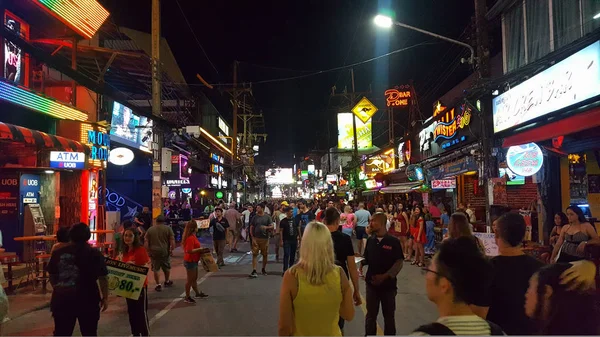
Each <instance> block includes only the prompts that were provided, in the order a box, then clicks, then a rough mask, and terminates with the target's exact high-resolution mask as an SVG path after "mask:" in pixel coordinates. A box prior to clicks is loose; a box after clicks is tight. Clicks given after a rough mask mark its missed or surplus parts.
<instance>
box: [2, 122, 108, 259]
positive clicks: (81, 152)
mask: <svg viewBox="0 0 600 337" xmlns="http://www.w3.org/2000/svg"><path fill="white" fill-rule="evenodd" d="M102 148H104V149H106V147H104V146H103V147H102ZM97 150H98V149H96V151H97ZM0 151H1V152H2V154H3V155H2V156H1V157H2V159H1V161H0V168H1V169H0V176H1V184H0V188H1V191H0V229H1V230H2V235H3V245H4V248H5V249H6V251H11V252H17V253H19V254H21V252H22V246H21V244H20V243H17V242H15V241H14V240H13V238H14V237H18V236H28V235H40V234H52V233H54V232H55V230H56V229H57V228H58V227H59V226H69V225H72V224H74V223H77V222H84V223H90V225H92V224H96V223H97V222H98V220H99V219H98V214H97V213H96V211H97V209H98V194H97V186H98V177H99V172H101V171H100V170H101V168H100V167H95V166H94V165H93V164H92V162H91V156H92V154H93V153H94V152H93V147H92V148H90V147H88V146H86V144H82V143H80V142H77V141H74V140H70V139H67V138H65V137H61V136H54V135H49V134H47V133H43V132H40V131H35V130H31V129H27V128H24V127H20V126H16V125H11V124H5V123H0ZM96 153H98V152H96ZM92 204H93V205H92ZM100 220H101V219H100Z"/></svg>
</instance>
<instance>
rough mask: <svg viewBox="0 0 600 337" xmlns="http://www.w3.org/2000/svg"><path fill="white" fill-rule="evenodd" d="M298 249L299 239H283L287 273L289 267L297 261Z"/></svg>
mask: <svg viewBox="0 0 600 337" xmlns="http://www.w3.org/2000/svg"><path fill="white" fill-rule="evenodd" d="M296 249H298V241H296V240H294V241H283V272H284V273H285V271H286V270H288V268H289V267H291V266H293V265H294V263H295V262H296Z"/></svg>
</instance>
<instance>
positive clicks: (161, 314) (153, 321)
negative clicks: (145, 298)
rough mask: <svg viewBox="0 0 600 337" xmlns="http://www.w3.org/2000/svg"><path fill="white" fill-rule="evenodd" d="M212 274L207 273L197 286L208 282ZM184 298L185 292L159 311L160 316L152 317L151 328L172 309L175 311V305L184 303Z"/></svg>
mask: <svg viewBox="0 0 600 337" xmlns="http://www.w3.org/2000/svg"><path fill="white" fill-rule="evenodd" d="M212 274H213V273H212V272H209V273H206V275H204V276H202V278H201V279H199V280H198V282H196V284H197V285H200V284H202V282H204V281H206V279H207V278H209V277H210V275H212ZM184 297H185V291H184V292H183V294H181V295H180V296H179V297H177V298H175V299H173V301H171V303H169V304H168V305H167V306H166V307H165V308H164V309H162V310H161V311H159V312H158V314H156V315H154V317H152V319H151V320H150V326H152V325H153V324H154V323H155V322H156V321H158V320H159V319H161V317H163V316H164V315H166V314H167V313H168V312H169V311H170V310H171V309H173V307H175V305H177V303H179V302H181V301H183V299H184Z"/></svg>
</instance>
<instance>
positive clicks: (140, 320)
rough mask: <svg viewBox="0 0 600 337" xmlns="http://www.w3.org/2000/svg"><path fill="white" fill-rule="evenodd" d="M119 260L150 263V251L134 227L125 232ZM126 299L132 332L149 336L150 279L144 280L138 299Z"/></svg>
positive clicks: (138, 263) (136, 334)
mask: <svg viewBox="0 0 600 337" xmlns="http://www.w3.org/2000/svg"><path fill="white" fill-rule="evenodd" d="M119 260H120V261H122V262H126V263H131V264H134V265H136V266H141V267H148V265H149V263H150V257H149V256H148V252H147V251H146V248H144V247H143V246H142V244H141V242H140V236H139V234H138V232H137V231H136V230H135V228H133V227H129V228H127V229H125V231H124V232H123V250H122V253H121V254H120V255H119ZM125 300H126V301H127V313H128V314H129V325H131V334H132V335H134V336H149V335H150V323H149V322H148V279H146V281H145V282H144V287H143V288H142V291H141V292H140V297H139V298H138V299H137V300H134V299H130V298H126V299H125Z"/></svg>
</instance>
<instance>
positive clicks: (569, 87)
mask: <svg viewBox="0 0 600 337" xmlns="http://www.w3.org/2000/svg"><path fill="white" fill-rule="evenodd" d="M556 61H559V62H555V63H554V65H553V66H551V67H549V68H547V69H545V70H543V71H541V72H539V73H538V74H536V75H535V76H532V77H530V78H529V79H528V80H526V81H524V82H522V83H520V84H519V85H516V86H513V87H512V88H511V89H510V90H507V91H506V92H504V93H502V94H501V95H499V96H497V97H495V98H494V100H493V120H494V133H495V137H496V138H497V139H498V141H501V144H502V148H503V149H502V151H499V152H500V153H501V154H503V155H504V157H505V158H500V160H499V161H500V162H501V163H503V162H506V165H507V166H508V168H509V169H510V171H511V172H508V173H509V175H510V176H512V177H514V178H513V179H509V181H510V182H513V181H519V180H523V179H522V177H523V176H526V177H525V185H527V184H528V183H532V184H534V185H535V186H536V190H537V196H538V198H537V202H536V209H535V211H537V213H539V214H540V215H541V216H540V217H539V221H538V222H537V224H538V226H537V229H538V231H539V235H538V236H537V237H536V236H535V235H534V239H536V238H537V239H540V240H542V239H546V238H547V236H548V234H549V232H550V230H551V228H552V225H553V217H554V214H555V213H557V212H559V211H564V209H565V208H566V207H567V206H569V205H577V206H579V207H580V208H581V209H582V210H583V211H584V213H585V214H586V216H587V217H588V219H589V220H590V221H591V222H596V219H597V218H598V216H599V215H600V178H599V177H600V168H599V163H600V151H599V150H600V65H599V63H600V41H596V42H594V43H592V44H590V45H588V46H587V47H585V48H583V49H581V50H579V51H578V52H576V53H574V54H572V55H570V56H568V57H566V58H565V59H563V60H556ZM566 75H568V76H566ZM538 149H539V150H538ZM501 167H502V166H501ZM519 176H520V177H519ZM512 177H511V178H512ZM509 199H510V196H509ZM534 223H535V222H534Z"/></svg>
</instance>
